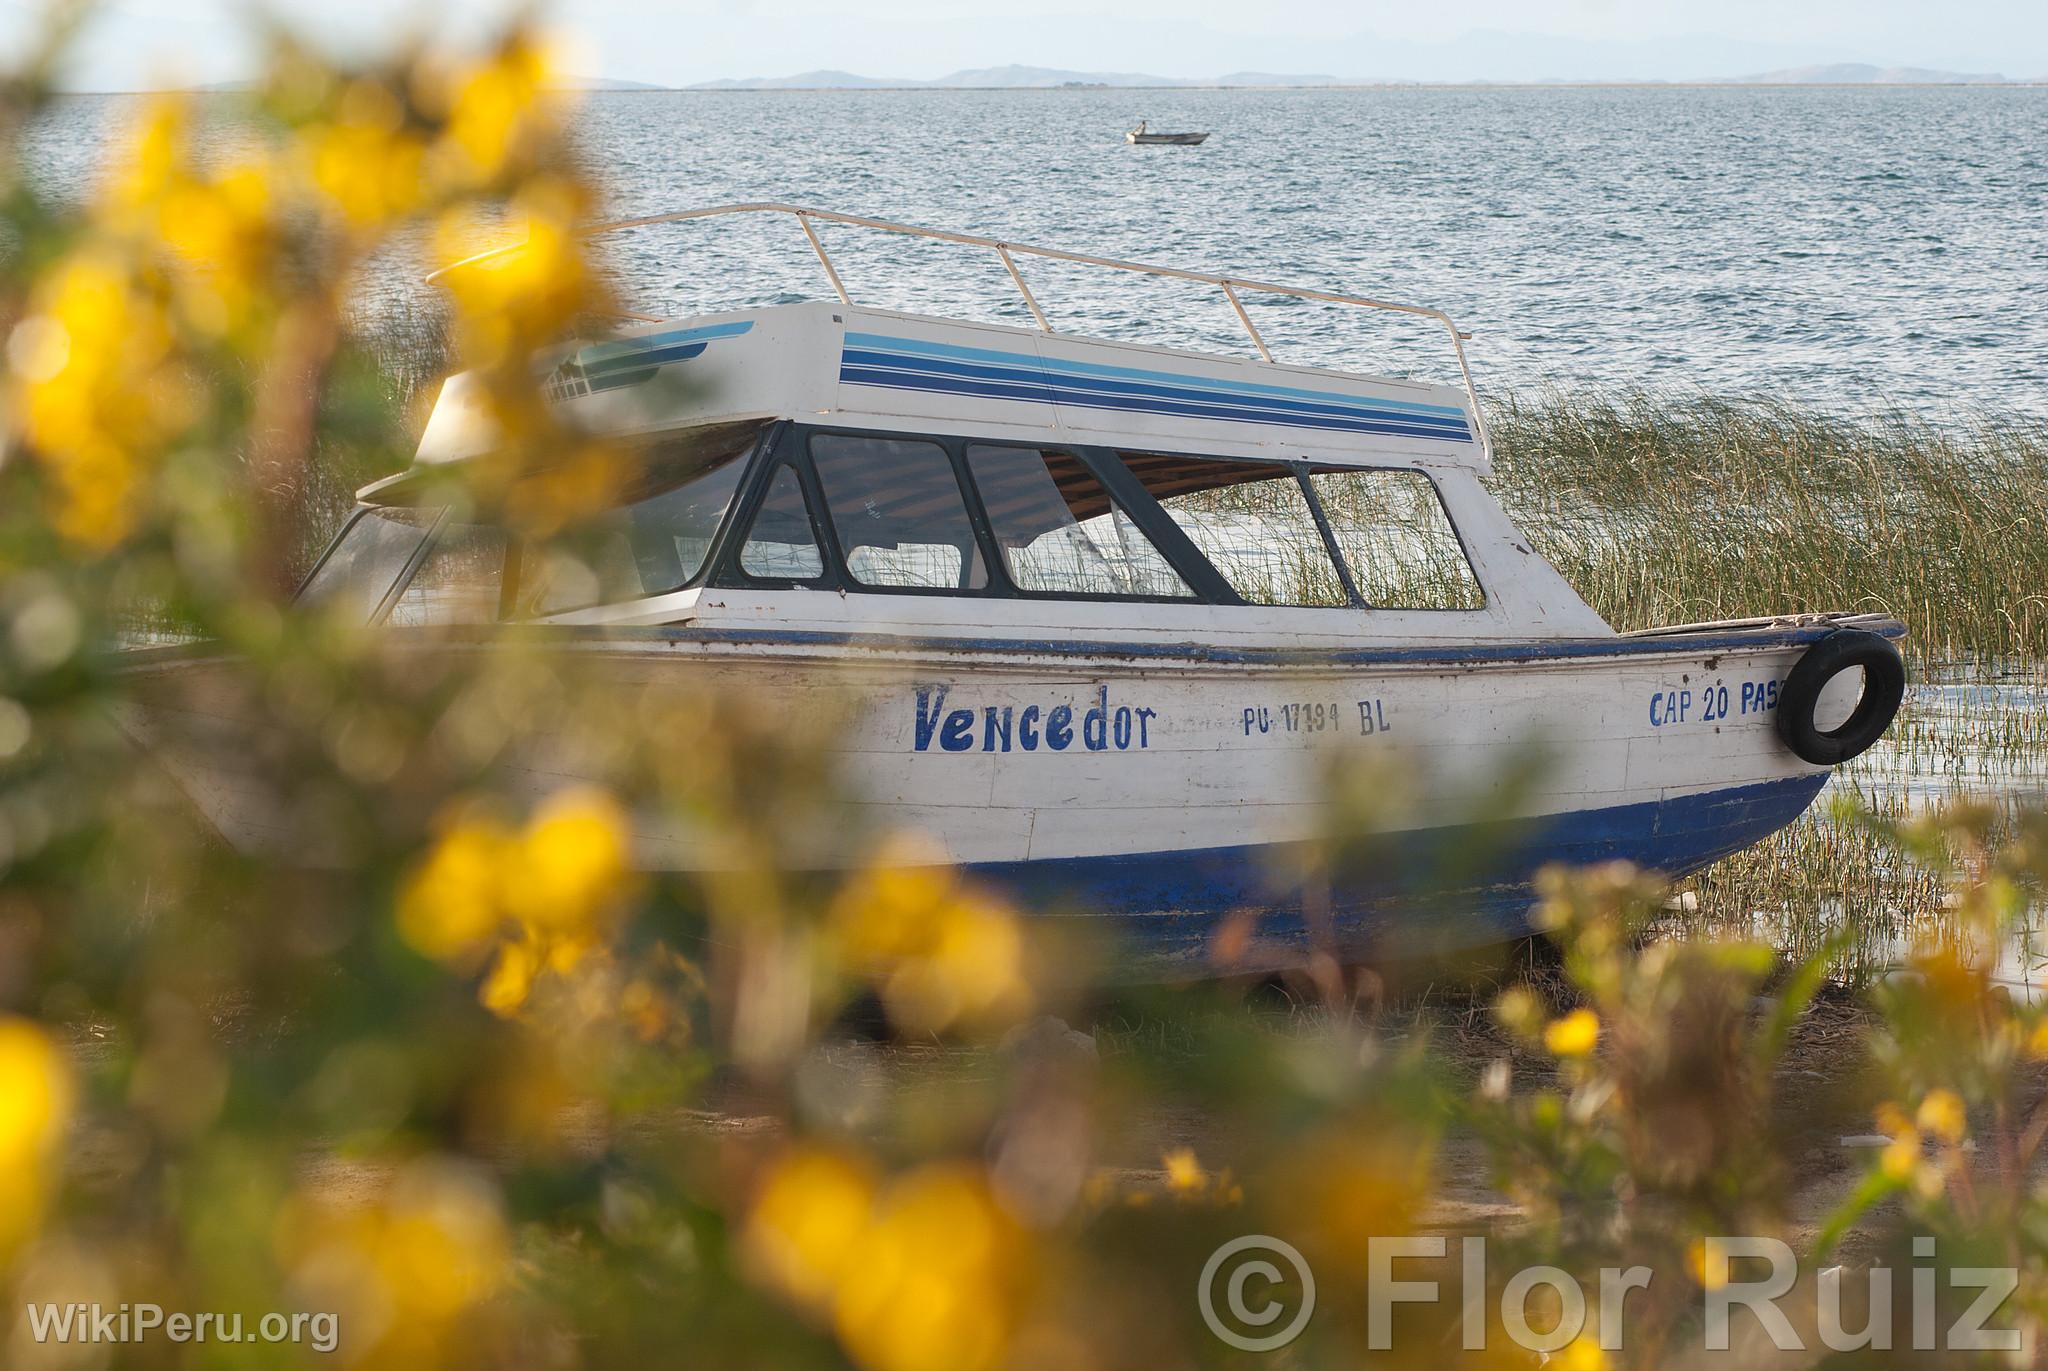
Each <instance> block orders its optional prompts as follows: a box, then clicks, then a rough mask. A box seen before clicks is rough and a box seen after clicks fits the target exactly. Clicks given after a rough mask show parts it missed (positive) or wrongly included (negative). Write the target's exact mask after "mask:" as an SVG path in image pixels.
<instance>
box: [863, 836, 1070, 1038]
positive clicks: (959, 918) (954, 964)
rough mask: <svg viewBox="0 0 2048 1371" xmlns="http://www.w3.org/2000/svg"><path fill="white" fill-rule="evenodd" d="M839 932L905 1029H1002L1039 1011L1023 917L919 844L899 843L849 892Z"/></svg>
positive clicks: (898, 840)
mask: <svg viewBox="0 0 2048 1371" xmlns="http://www.w3.org/2000/svg"><path fill="white" fill-rule="evenodd" d="M832 924H833V928H834V931H835V932H836V934H837V936H838V939H839V943H840V946H841V948H842V949H843V951H844V953H845V955H846V957H847V958H848V960H849V961H851V962H852V963H853V964H854V965H855V966H856V967H858V968H859V969H861V970H864V971H866V972H867V973H868V974H870V975H871V976H873V977H874V979H875V981H876V983H877V984H878V985H879V986H880V987H881V990H882V998H883V1002H884V1003H885V1004H886V1005H887V1006H888V1009H889V1014H890V1017H891V1018H892V1019H894V1020H895V1021H896V1022H897V1023H898V1024H899V1025H900V1026H902V1027H904V1028H908V1029H911V1030H913V1031H916V1032H930V1033H937V1032H942V1031H944V1030H946V1029H948V1028H950V1027H953V1026H955V1025H959V1024H972V1023H982V1024H985V1023H990V1022H996V1021H1001V1020H1004V1019H1009V1018H1014V1017H1016V1016H1017V1015H1019V1014H1021V1013H1022V1012H1023V1011H1024V1009H1025V1008H1026V1007H1028V1005H1029V1003H1030V999H1031V991H1030V986H1029V984H1028V983H1027V981H1026V979H1025V974H1024V938H1023V933H1022V931H1021V930H1020V929H1019V927H1018V925H1017V921H1016V918H1015V916H1014V915H1013V914H1011V912H1010V911H1009V910H1008V909H1007V908H1005V907H1004V906H1002V905H1000V904H997V903H995V902H994V901H993V900H991V899H989V898H987V897H986V896H984V895H982V894H981V893H979V892H978V891H976V890H974V889H973V888H971V887H969V886H967V885H965V884H964V883H963V882H961V880H960V879H959V876H958V875H957V873H955V872H954V871H953V870H952V868H950V867H948V866H946V865H945V864H944V861H943V857H942V855H941V854H939V853H938V852H936V851H935V850H933V849H932V848H930V847H929V846H926V845H924V844H923V843H921V842H920V841H919V840H917V839H915V838H908V837H898V838H895V839H892V840H890V841H889V842H888V843H886V844H885V845H884V846H883V848H882V850H881V851H880V852H879V853H878V854H877V856H876V859H875V861H874V863H872V864H871V865H870V866H869V867H868V869H867V870H865V871H863V872H862V873H860V874H859V875H857V876H855V877H854V878H853V879H852V880H850V881H849V882H848V883H847V884H846V886H845V887H844V888H843V889H842V890H841V891H840V893H839V897H838V899H837V900H836V901H835V902H834V904H833V909H832Z"/></svg>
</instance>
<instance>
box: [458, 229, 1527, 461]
mask: <svg viewBox="0 0 2048 1371" xmlns="http://www.w3.org/2000/svg"><path fill="white" fill-rule="evenodd" d="M728 214H787V215H791V216H794V217H795V219H796V221H797V223H798V225H799V226H801V227H802V229H803V231H804V237H805V238H807V239H808V240H809V241H810V245H811V250H812V251H813V252H815V253H816V254H817V256H818V262H819V264H820V265H821V266H823V267H824V268H825V276H826V279H828V280H829V281H830V282H831V283H832V289H833V292H834V293H835V294H837V295H838V296H839V300H840V303H842V304H845V305H849V306H850V305H852V304H853V297H852V296H850V295H848V294H847V293H846V283H845V282H844V281H842V280H841V279H840V277H839V271H838V269H837V268H836V267H834V266H833V265H832V259H831V258H830V257H829V256H827V255H826V252H825V245H824V243H823V242H821V241H819V238H818V234H817V230H815V229H814V228H812V227H811V224H812V221H813V220H820V221H823V222H825V223H831V224H850V225H852V226H854V227H856V228H871V229H880V230H882V231H883V232H886V233H901V234H907V235H908V236H910V237H912V238H929V239H932V240H934V241H937V242H941V243H964V244H966V245H967V246H969V247H980V248H989V249H991V250H993V251H994V252H995V254H996V256H997V257H998V258H999V259H1001V261H1002V264H1003V266H1004V267H1005V268H1006V269H1007V270H1008V271H1009V274H1010V279H1011V280H1012V281H1013V282H1015V283H1016V286H1017V291H1018V294H1020V295H1021V296H1023V298H1024V304H1025V306H1026V307H1027V308H1029V309H1030V311H1031V317H1032V318H1033V319H1035V320H1037V321H1038V326H1039V328H1041V329H1043V330H1044V331H1045V332H1047V333H1051V332H1052V331H1053V328H1052V324H1051V323H1050V322H1049V321H1048V320H1047V318H1046V316H1045V311H1044V310H1043V309H1041V308H1039V304H1038V298H1037V297H1036V296H1035V295H1033V294H1032V292H1031V287H1030V286H1028V285H1026V284H1025V282H1024V275H1023V273H1022V272H1020V271H1019V270H1018V269H1017V263H1016V259H1015V257H1014V256H1013V255H1012V254H1015V253H1022V254H1024V255H1026V256H1030V257H1045V258H1050V259H1052V260H1054V261H1059V262H1075V263H1078V264H1080V265H1082V266H1089V267H1107V268H1109V269H1111V270H1113V271H1130V272H1137V273H1139V274H1141V275H1145V276H1166V277H1172V278H1174V279H1176V280H1182V281H1199V282H1201V283H1202V284H1204V285H1211V286H1217V287H1220V288H1221V289H1222V291H1223V295H1224V298H1225V299H1227V300H1228V301H1229V302H1230V307H1231V309H1232V310H1234V311H1235V312H1236V314H1237V318H1238V322H1239V323H1241V324H1243V325H1244V329H1245V332H1246V333H1247V334H1249V335H1250V336H1251V340H1252V346H1253V347H1255V348H1257V349H1258V350H1259V356H1260V357H1262V358H1263V359H1265V360H1266V361H1268V362H1271V361H1272V360H1273V354H1272V352H1271V351H1270V350H1269V349H1268V348H1267V347H1266V340H1265V339H1264V338H1263V337H1261V336H1260V334H1259V330H1258V328H1257V326H1256V325H1254V324H1253V323H1252V318H1251V315H1250V314H1248V313H1247V312H1246V311H1245V307H1244V302H1243V301H1241V300H1240V299H1239V298H1238V295H1237V292H1238V291H1240V290H1251V291H1259V292H1261V293H1263V294H1267V295H1291V296H1293V297H1294V298H1296V299H1298V300H1321V301H1324V302H1325V303H1328V304H1333V305H1352V306H1355V307H1357V308H1360V309H1378V310H1388V311H1391V312H1392V313H1395V314H1412V315H1415V316H1417V317H1419V318H1423V319H1434V320H1436V321H1437V322H1438V323H1440V324H1442V325H1443V326H1444V331H1445V332H1446V333H1448V334H1449V335H1450V338H1451V348H1452V350H1453V351H1455V352H1456V353H1457V356H1458V375H1459V376H1460V377H1461V378H1462V379H1463V381H1464V383H1465V398H1466V399H1467V400H1469V401H1470V402H1471V405H1472V423H1473V426H1474V429H1475V431H1476V432H1477V433H1478V435H1479V445H1480V450H1481V452H1483V453H1485V454H1486V455H1487V456H1488V457H1489V458H1491V456H1492V453H1493V440H1492V437H1491V435H1490V434H1489V433H1488V432H1487V429H1486V416H1485V414H1483V413H1482V412H1481V410H1480V407H1479V391H1478V389H1477V388H1476V387H1475V386H1474V385H1473V384H1472V367H1471V364H1470V363H1469V362H1468V361H1467V360H1466V358H1465V340H1466V339H1468V338H1470V337H1471V336H1472V335H1471V334H1469V333H1463V332H1460V331H1459V329H1458V326H1457V325H1456V324H1454V323H1452V322H1451V317H1450V316H1449V315H1448V314H1445V313H1444V312H1443V311H1442V310H1440V309H1431V308H1429V307H1428V306H1426V305H1402V304H1396V303H1395V302H1393V301H1391V300H1375V299H1373V298H1371V297H1370V296H1364V295H1344V294H1340V293H1338V292H1336V291H1328V290H1311V289H1309V288H1307V287H1305V286H1283V285H1279V284H1277V283H1275V282H1272V281H1253V280H1249V279H1247V278H1245V277H1242V276H1220V275H1217V274H1216V273H1214V272H1207V271H1191V270H1189V269H1187V268H1186V267H1169V266H1161V265H1159V264H1157V263H1153V262H1129V261H1124V260H1122V259H1120V258H1116V257H1095V256H1091V255H1089V254H1087V253H1082V252H1068V251H1066V250H1065V249H1063V248H1048V247H1038V246H1035V245H1033V244H1030V243H1012V242H1008V241H1006V240H1003V239H1000V238H984V237H982V236H980V235H979V234H973V233H954V232H952V231H951V230H948V229H934V228H922V227H919V226H918V225H916V224H899V223H895V222H894V221H892V220H888V219H870V218H867V217H866V216H864V215H859V214H841V213H839V212H838V211H836V210H829V209H813V208H811V207H810V206H807V205H788V204H782V203H780V202H777V201H771V200H762V201H747V202H743V203H739V204H731V205H710V206H707V207H705V208H703V209H685V210H675V211H673V212H671V213H668V214H649V215H643V216H641V217H639V218H637V219H614V220H611V221H610V222H608V223H601V224H590V225H587V226H585V227H584V228H583V229H581V230H580V232H581V233H583V234H584V235H585V236H595V235H597V234H600V233H617V232H619V231H621V230H623V229H635V228H646V227H648V226H650V225H653V224H677V223H681V222H683V221H684V220H686V219H712V218H717V217H720V216H723V215H728ZM519 247H520V245H519V244H517V243H508V244H506V245H505V246H504V247H497V248H491V249H490V250H488V251H486V252H479V253H477V254H475V255H474V256H471V257H465V258H463V259H462V260H461V261H459V262H451V263H450V264H449V265H447V266H445V267H442V268H441V269H440V270H439V271H436V272H433V273H431V274H430V275H429V276H428V277H427V280H428V281H429V282H433V281H438V280H439V279H441V277H443V276H445V275H447V274H448V273H449V272H451V271H456V270H458V269H460V268H462V267H467V266H473V265H475V264H477V263H479V262H486V261H489V260H490V259H491V258H494V257H502V256H504V255H505V254H507V253H511V252H517V251H518V250H519ZM618 317H620V318H626V319H639V320H643V321H646V322H648V323H659V322H661V321H660V320H659V319H656V318H653V317H652V316H649V315H644V314H629V313H621V314H619V315H618Z"/></svg>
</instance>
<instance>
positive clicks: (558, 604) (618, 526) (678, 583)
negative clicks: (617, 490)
mask: <svg viewBox="0 0 2048 1371" xmlns="http://www.w3.org/2000/svg"><path fill="white" fill-rule="evenodd" d="M720 432H721V433H722V434H723V441H713V440H712V438H711V436H710V435H699V434H693V435H689V436H687V437H683V438H676V439H670V440H668V441H666V442H664V443H662V444H659V445H658V446H657V447H656V448H655V449H654V450H653V452H652V453H651V454H650V461H649V463H648V479H647V481H646V482H645V483H644V484H643V487H642V489H643V490H645V491H646V493H645V494H642V495H640V497H639V498H638V499H634V500H631V501H629V502H628V503H626V504H624V505H621V506H619V507H617V508H615V509H611V510H607V511H605V512H604V513H603V514H602V515H600V516H598V517H597V518H596V519H593V520H589V521H587V522H585V523H583V524H581V525H579V526H577V527H576V528H574V529H571V530H569V531H568V532H567V533H565V534H563V535H561V536H560V537H557V538H555V539H552V540H550V541H549V542H548V543H547V545H546V546H544V547H540V548H536V549H532V550H531V551H532V554H533V555H532V556H530V557H528V558H525V559H524V560H523V562H522V565H521V566H520V567H519V568H518V585H517V587H516V588H515V590H514V592H513V594H512V596H511V597H510V598H511V600H512V603H513V606H514V609H515V613H517V614H519V615H522V616H524V615H532V616H545V615H549V614H562V613H566V612H568V611H569V610H573V609H586V608H589V607H590V606H593V605H600V604H616V603H618V602H620V601H623V600H637V599H640V598H642V597H644V596H648V595H665V594H667V593H668V592H669V591H672V590H681V589H682V588H683V587H684V586H686V585H688V584H689V583H690V582H691V581H693V580H695V579H696V578H697V574H698V573H699V572H701V571H702V570H703V569H704V559H705V558H706V557H707V556H708V555H709V554H710V552H711V540H712V537H713V536H714V535H715V534H717V532H718V527H719V525H720V524H722V523H724V522H725V512H726V510H727V509H728V508H730V507H731V505H732V497H733V493H734V492H735V491H737V490H738V489H739V485H740V477H741V476H742V475H744V474H745V472H746V469H747V464H746V462H744V461H742V460H741V459H742V458H743V457H745V456H746V455H747V454H748V453H749V452H751V451H752V450H753V447H754V440H755V438H756V437H757V436H758V433H759V429H758V428H757V427H751V426H750V427H749V428H748V429H747V430H746V431H745V432H744V433H734V432H733V431H732V430H729V429H728V430H721V431H720Z"/></svg>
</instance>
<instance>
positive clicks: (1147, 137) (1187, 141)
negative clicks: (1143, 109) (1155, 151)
mask: <svg viewBox="0 0 2048 1371" xmlns="http://www.w3.org/2000/svg"><path fill="white" fill-rule="evenodd" d="M1147 122H1148V121H1147V120H1144V119H1140V120H1139V121H1138V126H1137V127H1136V128H1134V129H1132V130H1131V131H1130V132H1128V133H1126V134H1125V135H1124V141H1125V142H1126V143H1143V144H1147V145H1150V144H1154V143H1173V144H1178V145H1180V146H1183V147H1193V146H1194V145H1195V144H1197V143H1199V142H1201V141H1202V140H1203V139H1204V138H1207V137H1208V136H1209V135H1208V134H1206V133H1147V132H1146V131H1145V125H1146V123H1147Z"/></svg>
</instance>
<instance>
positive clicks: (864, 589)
mask: <svg viewBox="0 0 2048 1371" xmlns="http://www.w3.org/2000/svg"><path fill="white" fill-rule="evenodd" d="M814 438H872V439H874V440H876V441H878V442H885V443H891V442H893V443H925V444H928V445H929V446H932V447H935V448H937V449H938V450H939V451H940V452H943V453H944V454H945V455H946V465H947V467H948V468H949V469H950V470H951V471H952V473H953V485H954V488H955V489H957V490H958V491H959V493H960V506H961V509H962V511H963V512H964V513H965V514H966V515H967V527H968V531H969V532H970V533H971V534H973V536H974V546H975V550H976V551H977V552H978V553H979V554H980V556H981V564H982V567H983V568H984V570H986V571H987V573H988V577H987V583H986V584H984V585H980V586H959V585H953V586H889V585H874V584H872V583H870V582H867V581H863V580H861V579H860V578H859V577H858V576H855V575H854V574H853V571H852V569H851V568H849V567H848V566H847V564H846V549H845V547H844V546H842V545H841V543H840V541H839V528H838V525H837V524H835V523H834V522H833V519H832V502H831V500H830V499H829V498H828V497H827V496H826V494H825V482H824V481H823V480H822V479H821V478H820V477H819V475H818V469H817V466H816V464H815V463H814V462H813V460H812V457H811V440H812V439H814ZM964 442H965V440H964V439H961V438H956V437H950V436H947V435H944V434H937V433H913V432H905V431H902V430H892V429H878V428H840V427H837V426H830V425H822V424H802V425H795V426H793V432H792V433H791V435H790V446H791V449H792V451H791V452H790V453H789V454H788V455H789V456H790V459H791V460H792V461H793V462H796V463H798V464H799V466H800V472H799V474H800V475H801V476H802V478H803V481H804V484H805V490H806V493H807V494H810V493H812V492H815V496H816V502H815V504H814V505H813V506H812V508H811V523H812V525H813V526H814V527H815V526H816V525H818V524H820V523H822V524H823V525H824V527H823V529H822V532H823V533H824V535H825V539H824V541H822V542H821V543H820V544H819V549H820V551H822V552H823V553H824V554H825V567H826V571H827V574H828V576H829V578H830V580H829V583H821V582H805V583H804V584H805V586H806V587H815V586H819V585H821V584H824V585H825V586H826V588H829V589H833V590H843V591H845V592H846V593H847V594H849V595H926V596H930V595H938V596H950V597H955V598H959V599H968V600H985V599H1011V598H1014V597H1013V596H1012V595H1009V594H1005V593H1004V591H1005V589H1006V588H1007V586H1008V582H1009V578H1008V577H1007V576H1004V575H1002V572H1001V567H1000V565H999V560H1000V559H999V557H998V555H997V553H998V550H997V548H996V545H995V538H994V536H993V535H992V534H991V533H990V532H989V528H988V521H987V519H986V517H985V516H984V515H983V514H982V510H981V501H980V500H979V499H978V498H977V497H976V495H975V493H974V484H973V482H972V481H971V480H969V479H968V476H967V469H966V462H965V460H964V459H963V458H962V456H961V451H962V444H963V443H964ZM738 563H739V557H738V549H737V548H736V547H735V548H734V549H733V550H732V570H734V571H738ZM961 570H962V571H963V572H964V571H965V570H966V564H965V563H964V562H963V563H962V566H961ZM742 584H746V583H745V582H743V583H742Z"/></svg>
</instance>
